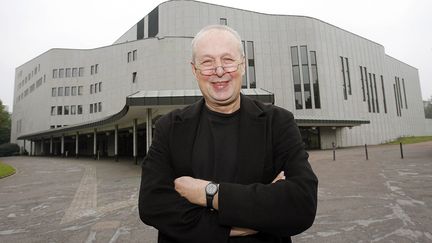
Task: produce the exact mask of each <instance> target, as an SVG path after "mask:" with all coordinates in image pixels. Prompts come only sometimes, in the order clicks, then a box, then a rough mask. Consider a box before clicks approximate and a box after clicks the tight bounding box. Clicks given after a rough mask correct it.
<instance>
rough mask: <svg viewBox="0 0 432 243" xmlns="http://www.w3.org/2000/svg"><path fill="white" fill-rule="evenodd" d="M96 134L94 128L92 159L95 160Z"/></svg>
mask: <svg viewBox="0 0 432 243" xmlns="http://www.w3.org/2000/svg"><path fill="white" fill-rule="evenodd" d="M96 132H97V130H96V128H95V129H94V132H93V157H94V159H97V155H96V145H97V141H96V139H97V134H96Z"/></svg>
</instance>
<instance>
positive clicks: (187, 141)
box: [171, 99, 204, 177]
mask: <svg viewBox="0 0 432 243" xmlns="http://www.w3.org/2000/svg"><path fill="white" fill-rule="evenodd" d="M203 104H204V100H203V99H201V100H200V101H198V102H197V103H195V104H193V105H192V106H190V107H189V108H187V109H186V110H183V111H182V113H180V114H177V115H176V116H175V117H174V124H173V132H172V137H171V141H173V144H172V150H173V153H172V154H173V158H172V159H173V161H174V163H173V166H174V167H175V168H176V170H175V172H176V177H180V176H185V175H187V176H193V170H192V151H193V146H194V140H195V137H196V131H197V128H198V123H199V118H200V114H201V109H202V106H203ZM186 148H187V149H186Z"/></svg>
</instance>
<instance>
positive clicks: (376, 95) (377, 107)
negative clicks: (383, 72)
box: [373, 74, 379, 113]
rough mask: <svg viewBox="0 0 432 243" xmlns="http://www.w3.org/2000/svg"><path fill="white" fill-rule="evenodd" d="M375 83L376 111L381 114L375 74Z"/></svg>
mask: <svg viewBox="0 0 432 243" xmlns="http://www.w3.org/2000/svg"><path fill="white" fill-rule="evenodd" d="M373 82H374V89H375V104H376V111H377V113H379V105H378V91H377V85H376V78H375V74H373Z"/></svg>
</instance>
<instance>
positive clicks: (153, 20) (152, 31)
mask: <svg viewBox="0 0 432 243" xmlns="http://www.w3.org/2000/svg"><path fill="white" fill-rule="evenodd" d="M147 30H148V37H149V38H150V37H156V35H157V34H158V32H159V7H156V8H154V9H153V10H152V11H151V12H150V13H149V14H148V23H147Z"/></svg>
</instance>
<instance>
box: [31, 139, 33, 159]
mask: <svg viewBox="0 0 432 243" xmlns="http://www.w3.org/2000/svg"><path fill="white" fill-rule="evenodd" d="M30 155H31V156H33V140H30Z"/></svg>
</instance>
